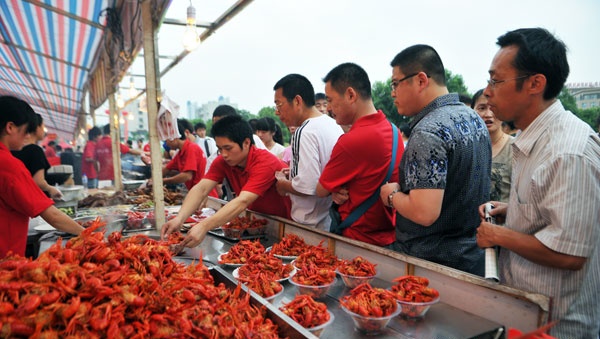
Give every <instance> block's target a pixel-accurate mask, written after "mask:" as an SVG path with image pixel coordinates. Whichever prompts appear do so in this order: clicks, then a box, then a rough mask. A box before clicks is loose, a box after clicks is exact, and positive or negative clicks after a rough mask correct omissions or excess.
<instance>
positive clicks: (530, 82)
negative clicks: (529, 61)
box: [524, 73, 547, 94]
mask: <svg viewBox="0 0 600 339" xmlns="http://www.w3.org/2000/svg"><path fill="white" fill-rule="evenodd" d="M546 84H547V79H546V76H545V75H543V74H539V73H538V74H534V75H532V76H530V77H529V78H528V79H525V82H524V86H526V87H527V89H528V90H529V93H531V94H543V93H544V91H545V90H546Z"/></svg>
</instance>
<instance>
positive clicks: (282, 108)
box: [273, 88, 296, 126]
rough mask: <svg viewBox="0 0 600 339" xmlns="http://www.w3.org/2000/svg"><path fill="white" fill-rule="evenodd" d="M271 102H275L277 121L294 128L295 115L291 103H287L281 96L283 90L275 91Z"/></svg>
mask: <svg viewBox="0 0 600 339" xmlns="http://www.w3.org/2000/svg"><path fill="white" fill-rule="evenodd" d="M273 102H275V115H277V116H278V117H279V120H281V122H283V123H284V124H285V125H286V126H296V114H295V109H294V107H293V103H291V102H289V101H288V100H287V98H286V97H284V96H283V88H278V89H277V90H276V91H275V94H274V96H273Z"/></svg>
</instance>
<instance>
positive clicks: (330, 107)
mask: <svg viewBox="0 0 600 339" xmlns="http://www.w3.org/2000/svg"><path fill="white" fill-rule="evenodd" d="M347 91H348V90H346V92H347ZM325 96H326V97H327V111H328V112H329V115H330V116H331V117H332V118H334V119H335V122H336V123H337V124H338V125H352V123H354V114H353V113H354V112H352V110H351V106H350V103H349V102H348V100H347V98H346V95H345V93H344V94H340V93H338V92H337V91H336V90H335V89H334V88H333V87H332V86H331V83H330V82H327V83H326V84H325Z"/></svg>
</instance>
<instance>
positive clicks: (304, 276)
mask: <svg viewBox="0 0 600 339" xmlns="http://www.w3.org/2000/svg"><path fill="white" fill-rule="evenodd" d="M291 279H292V280H293V281H294V282H295V283H298V284H301V285H307V286H323V285H328V284H331V283H332V282H333V281H334V280H335V271H332V270H330V269H326V268H319V267H317V266H316V265H315V264H312V263H309V264H308V265H305V266H303V267H302V268H301V269H299V270H298V271H297V272H296V274H294V275H293V276H292V278H291Z"/></svg>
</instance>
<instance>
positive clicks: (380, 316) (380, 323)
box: [340, 283, 401, 335]
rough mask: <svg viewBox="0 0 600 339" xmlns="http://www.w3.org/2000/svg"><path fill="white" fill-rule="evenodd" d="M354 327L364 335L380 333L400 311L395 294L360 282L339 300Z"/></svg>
mask: <svg viewBox="0 0 600 339" xmlns="http://www.w3.org/2000/svg"><path fill="white" fill-rule="evenodd" d="M340 305H341V306H342V309H343V310H344V312H346V313H347V314H348V315H350V317H351V318H352V321H353V322H354V327H355V328H356V330H357V331H358V332H361V333H362V334H365V335H378V334H381V333H382V332H383V331H384V330H385V328H386V326H387V325H388V323H389V322H390V320H391V319H392V318H394V317H395V316H397V315H398V314H399V313H400V310H401V309H400V307H399V306H398V303H397V302H396V297H395V295H394V294H393V293H392V292H391V291H389V290H385V289H383V288H376V287H372V286H371V285H369V284H368V283H364V284H360V285H358V286H356V287H355V288H354V289H352V290H351V291H350V295H346V296H344V297H343V298H342V299H341V300H340Z"/></svg>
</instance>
